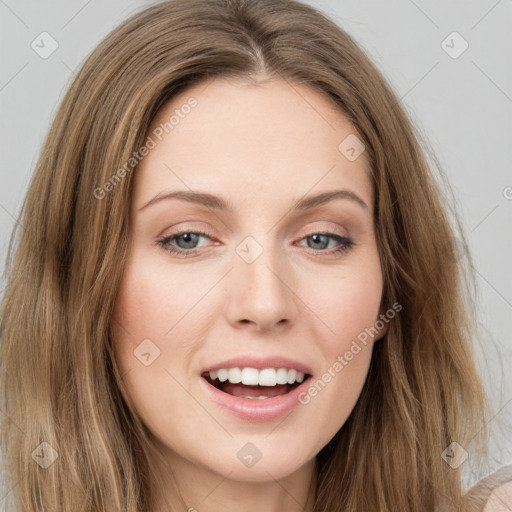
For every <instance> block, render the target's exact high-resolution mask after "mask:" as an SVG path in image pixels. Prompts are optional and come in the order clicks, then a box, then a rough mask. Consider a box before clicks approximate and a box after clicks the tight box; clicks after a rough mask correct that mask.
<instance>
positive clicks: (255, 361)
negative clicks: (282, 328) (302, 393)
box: [201, 355, 313, 375]
mask: <svg viewBox="0 0 512 512" xmlns="http://www.w3.org/2000/svg"><path fill="white" fill-rule="evenodd" d="M221 368H226V369H227V368H256V369H257V370H263V369H265V368H286V369H288V370H297V371H299V372H302V373H304V374H305V375H306V374H308V375H312V373H313V371H312V370H311V368H310V367H309V366H308V365H307V364H304V363H300V362H299V361H294V360H293V359H290V358H289V357H284V356H279V355H277V356H267V357H255V356H254V355H251V356H239V357H234V358H232V359H228V360H226V361H222V362H220V363H216V364H213V365H211V366H208V367H206V368H203V370H202V371H201V374H203V373H207V372H213V371H216V370H220V369H221Z"/></svg>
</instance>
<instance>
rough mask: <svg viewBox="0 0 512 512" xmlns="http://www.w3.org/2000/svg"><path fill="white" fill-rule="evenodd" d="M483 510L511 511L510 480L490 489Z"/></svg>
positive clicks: (511, 494) (488, 511)
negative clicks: (490, 491)
mask: <svg viewBox="0 0 512 512" xmlns="http://www.w3.org/2000/svg"><path fill="white" fill-rule="evenodd" d="M484 512H512V480H511V481H509V482H506V483H504V484H501V485H499V486H498V487H497V488H496V489H494V491H492V493H491V495H490V496H489V499H488V501H487V503H486V505H485V508H484Z"/></svg>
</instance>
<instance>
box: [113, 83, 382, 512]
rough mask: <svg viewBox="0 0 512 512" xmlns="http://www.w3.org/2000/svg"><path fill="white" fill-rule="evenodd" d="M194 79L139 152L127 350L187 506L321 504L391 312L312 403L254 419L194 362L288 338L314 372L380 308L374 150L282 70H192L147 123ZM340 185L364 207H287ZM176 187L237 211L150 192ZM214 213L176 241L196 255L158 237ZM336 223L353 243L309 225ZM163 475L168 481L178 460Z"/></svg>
mask: <svg viewBox="0 0 512 512" xmlns="http://www.w3.org/2000/svg"><path fill="white" fill-rule="evenodd" d="M192 96H193V97H194V98H195V99H196V100H197V102H198V104H197V106H196V107H195V108H193V109H192V110H191V112H190V113H189V114H188V115H187V116H184V117H183V119H180V121H179V124H177V125H176V126H175V127H174V128H173V130H172V131H170V132H169V134H168V135H167V136H165V137H163V138H162V141H159V142H158V144H157V145H156V147H155V148H153V149H151V151H150V152H149V154H148V155H147V156H146V157H145V158H144V159H143V160H142V162H141V163H140V164H139V166H138V168H137V170H136V176H135V189H134V198H133V203H132V205H131V216H132V233H131V235H132V237H131V245H130V249H129V254H128V259H127V262H126V266H125V268H124V274H123V278H122V282H121V285H120V289H119V294H118V298H117V301H116V304H115V310H114V320H115V321H114V322H113V325H114V349H115V353H116V359H117V363H118V364H119V366H120V368H121V371H122V373H123V374H124V373H126V372H127V373H126V375H125V377H124V382H125V385H126V388H127V392H128V395H129V399H130V400H131V402H132V403H133V404H134V407H135V408H136V410H137V412H138V414H139V415H140V417H141V418H142V420H143V422H144V423H145V424H146V426H147V427H148V429H149V430H150V432H151V434H152V435H153V436H154V438H155V443H156V444H157V446H158V449H159V452H160V453H161V454H162V455H163V457H164V458H165V461H166V462H167V463H168V464H169V465H170V466H171V467H172V468H173V473H174V476H175V478H176V481H177V484H178V485H179V488H180V489H181V494H182V497H183V499H184V501H185V504H186V507H187V508H193V509H196V510H198V511H199V512H214V511H218V510H223V511H226V512H235V511H239V510H244V511H246V512H252V511H261V510H266V511H269V512H277V511H283V510H286V511H289V512H295V511H299V510H300V511H303V510H306V511H311V510H312V506H313V496H312V495H311V494H310V495H309V499H308V487H309V484H310V483H312V479H313V482H314V478H315V474H316V468H315V455H316V454H317V453H318V452H319V451H320V450H321V448H322V447H323V446H325V445H326V444H327V443H328V441H329V440H330V439H331V438H332V437H333V436H334V434H335V433H336V432H337V431H338V430H339V429H340V428H341V427H342V425H343V424H344V422H345V421H346V419H347V417H348V416H349V414H350V412H351V411H352V409H353V407H354V405H355V403H356V401H357V399H358V397H359V395H360V392H361V389H362V386H363V384H364V381H365V379H366V376H367V372H368V367H369V363H370V358H371V352H372V347H373V342H375V341H377V340H378V339H379V338H380V337H381V336H382V335H383V334H384V330H385V328H384V330H382V331H380V333H379V334H378V335H377V336H376V337H375V338H374V339H373V341H369V342H368V344H367V345H366V346H364V345H361V347H362V350H361V351H360V352H359V353H357V355H355V356H354V357H353V359H352V360H351V361H350V362H348V364H346V366H344V368H343V370H342V371H339V372H338V373H336V376H335V377H334V378H332V379H331V381H330V382H329V383H328V384H327V385H326V386H325V387H324V389H323V390H322V391H321V392H320V393H318V395H317V396H315V397H314V398H312V399H311V401H310V402H309V403H308V404H307V405H301V404H298V405H297V407H295V409H294V410H293V411H292V413H290V414H289V415H288V416H287V417H286V418H279V419H278V420H275V421H268V422H248V421H245V420H242V419H239V418H237V417H235V416H233V415H232V414H231V413H229V412H227V411H225V410H224V409H221V408H219V407H218V406H217V405H216V404H215V403H213V402H212V401H210V400H209V398H208V397H207V396H206V395H205V394H204V392H203V391H202V389H201V387H200V386H199V380H200V378H201V377H200V373H201V370H202V369H203V368H205V367H206V366H208V365H211V364H214V363H218V362H222V361H225V360H227V359H229V358H232V357H235V356H241V355H247V354H249V355H254V354H258V355H261V356H270V355H284V356H288V357H291V358H292V359H295V360H298V361H302V362H304V363H306V364H309V365H310V366H311V368H312V369H313V379H318V378H320V377H321V376H322V374H323V373H324V372H326V371H327V370H328V368H330V367H331V368H332V366H333V364H334V362H335V361H336V359H337V357H338V356H339V355H343V354H344V353H345V352H346V351H347V350H348V349H349V348H350V346H351V343H352V342H353V340H355V339H356V337H357V336H358V335H359V334H360V333H361V332H362V331H364V329H365V328H369V327H371V326H373V325H374V323H375V321H376V320H377V319H378V317H379V313H381V312H382V311H383V310H381V309H380V304H381V296H382V286H383V282H382V272H381V266H380V261H379V255H378V250H377V243H376V237H375V232H374V225H373V190H372V186H371V182H370V179H369V171H368V162H367V159H366V154H365V153H364V152H363V153H362V154H361V156H360V157H358V158H357V159H356V160H354V161H349V160H348V159H347V158H346V157H345V156H344V155H343V154H342V153H341V152H340V150H339V149H338V146H339V144H340V143H341V142H342V141H343V140H344V139H345V138H346V137H347V136H348V135H350V134H354V133H355V129H354V127H353V126H352V125H351V124H350V122H349V121H348V120H347V119H346V118H345V117H344V116H343V115H342V113H341V112H340V111H339V110H337V109H336V108H335V107H334V106H333V104H332V103H331V102H330V101H329V99H327V98H325V97H324V96H323V95H321V94H320V93H319V92H318V91H316V90H314V89H310V88H309V87H308V86H305V85H301V84H296V83H295V84H293V86H292V85H291V83H289V82H286V81H282V80H277V79H274V80H271V81H267V82H265V83H264V84H259V85H254V84H249V83H248V82H245V81H242V80H233V79H229V80H227V79H224V78H222V79H219V78H216V79H214V80H211V81H209V82H203V83H201V84H198V85H195V86H193V87H191V88H189V89H187V90H185V91H183V92H181V93H180V94H179V95H177V96H175V97H173V98H172V100H171V101H170V102H168V103H167V104H166V105H164V106H163V107H162V109H161V110H160V112H159V113H158V115H157V116H156V117H155V119H154V120H153V123H152V127H151V128H150V132H152V131H153V130H154V129H155V128H157V127H158V125H159V124H160V123H161V122H165V121H167V120H168V119H169V118H170V116H171V115H172V114H173V112H174V110H175V109H180V107H182V105H184V104H185V103H186V102H187V100H188V99H189V98H190V97H192ZM155 140H156V139H155ZM339 189H344V190H350V191H352V192H353V193H354V194H357V196H358V197H359V198H360V199H361V200H362V201H363V202H364V203H365V204H366V205H367V207H362V206H361V205H360V204H358V203H357V202H356V201H354V200H351V199H347V198H344V199H343V198H341V199H335V200H332V201H330V202H328V203H325V204H322V205H319V206H317V207H315V208H312V209H310V210H307V211H298V212H297V211H293V209H292V206H293V204H294V203H295V202H296V201H298V200H299V199H301V198H302V197H303V196H305V195H306V196H311V195H315V194H317V193H319V192H325V191H332V190H339ZM175 190H186V191H189V190H194V191H202V192H209V193H212V194H215V195H218V196H222V197H223V198H224V199H225V200H227V201H229V202H230V203H231V204H232V205H233V211H232V212H227V211H217V210H215V209H212V208H207V207H205V206H203V205H198V204H193V203H188V202H185V201H183V200H178V199H169V200H162V201H157V202H155V203H154V204H152V205H149V206H147V207H146V208H144V209H142V210H140V209H141V208H142V207H143V206H144V205H145V204H146V203H147V202H148V201H150V200H151V199H152V198H153V197H154V196H156V195H157V194H159V193H164V192H170V191H175ZM204 230H208V231H209V232H210V233H211V235H209V236H208V237H205V236H201V237H199V238H197V239H196V240H195V241H194V239H193V241H192V242H191V241H190V239H186V238H185V239H184V238H183V237H177V238H174V239H173V241H172V242H170V244H169V245H172V246H173V247H175V248H177V249H179V248H181V249H182V251H184V252H185V251H191V250H193V249H187V247H194V243H195V248H196V250H197V252H196V254H195V255H193V256H191V257H183V256H177V255H175V254H171V253H169V252H168V251H166V250H165V249H164V248H163V247H162V246H161V245H159V244H158V243H157V241H158V240H159V239H162V238H163V237H165V236H169V235H172V234H173V233H176V232H181V231H185V232H188V233H190V232H192V233H196V232H198V231H199V232H201V231H204ZM326 231H327V232H329V233H333V234H334V235H338V236H343V237H348V238H350V240H352V241H353V246H352V247H350V248H349V249H348V250H346V251H342V252H338V253H336V252H334V251H335V249H337V248H338V247H340V243H339V241H338V240H337V239H336V238H332V237H325V238H322V237H320V240H318V237H317V238H316V239H312V235H314V234H315V233H316V234H318V233H324V232H326ZM248 236H251V237H253V238H254V239H255V240H256V241H257V242H258V243H259V244H260V246H261V247H262V248H263V252H262V253H261V254H260V255H259V257H258V258H257V259H256V260H255V261H254V262H252V263H250V264H249V263H247V262H246V261H245V260H244V259H243V258H242V257H240V256H239V254H238V253H237V252H236V248H237V246H239V244H240V243H241V242H242V241H243V240H244V239H245V238H246V237H248ZM313 238H314V237H313ZM187 242H188V245H187ZM308 244H309V245H308ZM145 339H150V340H151V341H152V342H153V343H154V344H155V345H156V346H157V347H158V348H159V350H160V355H159V357H157V358H156V359H155V360H154V361H153V362H152V363H151V364H150V365H148V366H145V365H144V364H142V363H141V362H140V361H139V359H137V358H136V357H135V356H134V352H133V351H134V350H135V349H136V348H137V346H138V345H139V344H140V343H141V341H142V340H145ZM248 442H251V443H253V444H254V445H255V446H256V447H257V449H258V450H259V451H260V452H261V454H262V457H261V459H260V460H259V461H258V462H257V463H256V464H255V465H254V466H252V467H250V468H248V467H246V466H245V465H244V464H242V463H241V462H240V460H239V459H238V458H237V456H236V454H237V452H238V450H239V449H240V448H242V447H243V446H244V445H245V444H246V443H248ZM163 478H164V480H167V481H168V482H169V481H171V475H170V474H169V473H168V472H167V473H164V477H163ZM159 499H160V502H161V508H159V509H158V510H162V511H163V510H168V508H167V507H168V506H169V505H174V506H178V505H179V507H183V504H180V502H179V501H177V499H176V497H175V496H174V495H173V492H172V488H171V485H170V484H169V485H167V487H166V488H165V489H164V490H162V491H161V492H160V495H159ZM164 504H167V505H164ZM185 510H186V509H185Z"/></svg>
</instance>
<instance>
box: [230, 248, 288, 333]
mask: <svg viewBox="0 0 512 512" xmlns="http://www.w3.org/2000/svg"><path fill="white" fill-rule="evenodd" d="M229 279H230V281H229V287H228V290H227V301H226V310H225V311H226V317H227V320H228V322H229V323H230V324H231V325H232V326H233V327H235V328H237V329H240V328H243V327H244V326H245V328H248V327H249V326H251V327H252V329H253V330H255V331H258V332H267V331H272V330H274V329H276V328H279V329H283V328H285V327H286V326H288V328H289V326H290V325H292V324H294V323H295V321H296V318H297V313H298V308H297V302H296V301H297V297H296V295H295V293H294V291H293V288H294V286H293V280H292V278H291V274H290V272H289V269H287V268H286V262H285V261H284V260H283V258H282V257H281V256H280V255H279V254H277V251H276V250H271V248H265V249H264V250H263V252H262V254H261V255H260V256H259V257H258V258H257V259H256V260H255V261H253V262H251V263H248V262H247V261H245V260H244V259H243V258H241V257H239V256H238V255H237V254H235V255H234V268H233V270H232V271H231V272H230V273H229Z"/></svg>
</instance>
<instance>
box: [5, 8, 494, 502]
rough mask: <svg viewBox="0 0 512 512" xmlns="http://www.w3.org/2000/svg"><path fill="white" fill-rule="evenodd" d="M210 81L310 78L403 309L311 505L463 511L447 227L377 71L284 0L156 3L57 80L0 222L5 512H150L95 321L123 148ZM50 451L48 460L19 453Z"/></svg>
mask: <svg viewBox="0 0 512 512" xmlns="http://www.w3.org/2000/svg"><path fill="white" fill-rule="evenodd" d="M221 76H223V77H228V76H231V77H242V78H245V79H247V80H255V81H257V80H261V79H263V77H266V78H268V77H271V78H277V79H283V80H286V81H288V82H289V83H290V85H292V84H293V83H300V84H307V85H309V86H310V87H312V88H314V89H315V90H317V91H319V92H320V93H322V94H324V95H325V96H326V97H328V98H330V99H331V100H332V101H333V102H334V104H335V105H337V107H338V108H339V109H340V111H341V112H343V113H344V114H345V115H346V117H347V118H348V120H349V121H350V122H351V123H353V125H354V127H355V129H356V130H357V133H358V135H359V136H360V138H361V139H362V140H363V142H364V144H365V146H366V151H367V156H368V158H369V161H370V163H371V179H372V182H373V186H374V191H375V227H376V233H377V238H378V247H379V252H380V258H381V264H382V269H383V275H384V292H383V299H382V300H383V305H384V307H389V305H391V304H394V303H398V304H400V305H401V306H402V310H401V311H400V314H399V315H397V316H396V317H395V319H394V320H393V322H391V323H390V325H389V331H388V332H387V334H386V335H385V337H384V338H383V339H382V340H381V341H379V342H378V343H377V344H376V345H375V347H374V352H373V356H372V361H371V366H370V370H369V374H368V377H367V380H366V383H365V386H364V388H363V391H362V393H361V396H360V398H359V400H358V402H357V404H356V406H355V408H354V410H353V411H352V414H351V415H350V417H349V419H348V420H347V421H346V423H345V424H344V425H343V427H342V428H341V429H340V430H339V432H338V433H337V434H336V436H335V437H334V438H333V439H332V440H331V441H330V442H329V444H328V445H327V446H325V447H324V448H323V449H322V451H321V452H320V453H319V454H318V457H317V461H318V479H317V484H316V495H315V505H314V510H315V512H320V511H322V512H324V511H325V512H327V511H328V512H336V511H340V512H341V511H346V512H361V511H368V510H371V511H377V510H378V511H380V512H388V511H393V512H397V511H403V512H424V511H426V510H428V511H434V510H435V511H438V510H466V508H465V505H464V504H463V501H462V500H461V496H462V494H463V486H462V483H461V482H462V479H461V474H460V470H461V467H457V468H455V467H454V468H452V467H451V465H450V464H448V463H447V462H446V461H445V459H446V457H445V458H443V457H442V453H443V452H444V450H445V449H446V448H447V447H448V446H449V445H450V444H451V443H452V442H457V443H458V445H460V446H461V447H462V448H463V449H465V450H467V451H468V452H469V453H470V454H471V456H472V458H475V460H479V459H478V457H481V460H483V457H484V456H485V438H486V429H485V417H486V416H485V415H486V411H487V409H486V403H487V402H486V398H485V394H484V391H483V387H482V384H481V380H480V378H479V375H478V373H477V370H476V367H475V362H474V356H473V352H472V347H471V336H472V333H473V331H474V327H475V325H474V323H473V321H472V319H473V318H474V316H473V314H472V305H471V303H470V302H469V299H468V297H469V296H470V294H469V293H468V287H469V286H470V282H469V281H468V280H467V279H466V277H467V276H468V274H467V271H468V269H467V268H463V267H462V264H463V263H464V264H467V263H468V262H469V263H470V259H469V255H468V254H465V255H464V257H460V256H461V254H460V250H459V248H460V245H461V244H460V243H458V240H462V241H463V240H464V238H463V236H462V234H460V233H459V234H458V235H455V234H454V233H455V230H454V228H453V227H452V217H451V216H450V211H451V208H450V204H449V200H448V199H447V198H446V197H445V195H444V194H443V192H442V189H441V187H440V186H439V184H438V182H437V181H436V178H435V175H434V174H433V172H432V170H431V168H430V164H429V163H428V161H427V158H426V156H425V154H424V151H423V150H422V149H421V145H420V142H419V141H420V138H419V135H418V133H417V131H416V129H415V128H414V127H413V126H412V124H411V122H410V121H409V120H408V117H407V115H406V113H405V112H404V109H403V108H402V106H401V104H400V101H399V100H398V98H397V97H396V95H395V94H394V93H393V92H392V90H391V88H390V87H389V85H388V84H387V83H386V81H385V80H384V78H383V77H382V75H381V74H380V73H379V71H378V70H377V69H376V67H375V66H374V65H373V64H372V63H371V62H370V61H369V59H368V58H367V57H366V55H365V54H364V53H363V51H362V50H361V49H360V48H359V47H358V46H357V45H356V44H355V43H354V41H353V40H352V39H351V38H350V37H349V35H348V34H347V33H345V32H344V31H343V30H342V29H341V28H339V27H338V26H337V25H336V24H335V23H334V22H332V21H331V20H329V19H328V18H327V17H325V16H324V15H323V14H321V13H319V12H318V11H317V10H315V9H313V8H312V7H309V6H306V5H303V4H301V3H299V2H297V1H293V0H251V1H249V0H208V1H205V0H170V1H166V2H162V3H159V4H156V5H153V6H151V7H149V8H146V9H144V10H143V11H141V12H139V13H137V14H135V15H133V16H132V17H131V18H130V19H128V20H127V21H125V22H124V23H123V24H122V25H121V26H119V27H118V28H117V29H115V30H114V31H113V32H112V33H111V34H110V35H109V36H108V37H107V38H106V39H105V40H104V41H103V42H102V43H101V44H100V45H99V46H98V47H97V48H96V49H95V50H94V51H93V53H92V54H91V55H90V57H89V58H88V59H87V60H86V62H85V63H84V64H83V66H82V68H81V69H80V71H79V72H78V74H77V76H76V78H75V79H74V81H73V83H72V84H71V86H70V88H69V90H68V92H67V93H66V95H65V97H64V99H63V101H62V103H61V105H60V108H59V110H58V112H57V114H56V116H55V120H54V121H53V124H52V126H51V129H50V131H49V134H48V136H47V138H46V140H45V142H44V145H43V148H42V151H41V154H40V157H39V160H38V162H37V166H36V169H35V172H34V175H33V178H32V181H31V183H30V186H29V189H28V192H27V194H26V198H25V200H24V203H23V206H22V210H21V213H20V216H19V223H18V229H17V231H15V232H14V233H13V238H12V240H11V246H10V250H9V257H8V278H9V279H8V285H7V288H6V290H5V296H4V300H3V303H2V309H1V317H0V329H1V335H2V343H1V349H0V364H1V373H0V384H1V392H2V396H1V400H2V402H1V405H2V416H1V422H2V425H1V428H2V430H1V439H2V450H3V465H4V471H5V475H6V481H5V485H6V489H11V492H10V494H9V498H11V497H12V502H13V504H14V505H15V506H14V510H20V511H21V510H23V511H25V512H35V511H37V510H43V509H44V510H65V511H70V510H73V511H75V512H78V511H91V510H102V511H103V510H108V511H113V510H116V511H126V512H136V511H147V512H149V511H150V510H152V507H153V505H154V503H153V495H152V493H151V492H150V483H151V482H152V481H154V480H155V479H156V475H155V474H153V473H154V472H153V470H152V465H151V458H150V454H151V443H150V438H149V433H148V432H147V430H146V428H145V427H144V425H143V424H142V422H141V421H140V419H139V418H138V416H137V414H136V412H135V410H134V409H133V407H132V406H131V404H130V403H129V400H128V399H127V397H126V394H125V393H124V392H123V381H122V377H123V376H122V375H120V373H119V370H118V368H117V366H116V362H115V359H114V357H113V350H112V345H111V339H112V337H111V331H110V322H111V315H112V310H113V304H114V301H115V298H116V292H117V288H118V284H119V281H120V277H121V275H122V272H123V266H124V261H125V257H126V254H127V246H128V239H129V236H130V216H129V208H130V202H131V196H132V188H133V175H134V172H136V171H135V168H136V165H135V164H136V160H137V159H136V158H135V157H134V156H133V155H134V152H137V150H138V148H141V147H142V146H143V145H144V143H145V141H146V136H147V131H148V128H149V125H150V123H151V120H152V119H153V118H154V116H155V114H156V113H157V111H158V110H159V108H160V107H161V106H162V105H163V104H164V103H165V102H166V101H168V100H169V99H170V98H171V97H173V95H175V94H176V93H177V92H178V91H181V90H183V89H184V88H186V87H187V86H188V85H192V84H197V83H198V82H199V81H202V80H205V79H209V78H215V77H221ZM340 142H341V141H340ZM127 162H128V163H129V164H128V165H127ZM121 169H124V172H123V171H121ZM107 183H110V185H106V184H107ZM453 218H456V217H453ZM16 235H17V236H16ZM457 239H458V240H457ZM468 283H469V284H468ZM41 443H47V444H42V445H41ZM456 447H457V446H456ZM452 448H453V447H452ZM37 450H39V451H37ZM52 450H53V451H52ZM56 454H57V455H58V458H57V460H56V461H55V462H53V464H50V465H48V467H46V468H44V467H42V466H41V464H36V462H35V461H36V459H37V457H38V456H39V457H43V458H45V457H46V459H45V460H47V461H49V459H48V457H50V458H55V455H56Z"/></svg>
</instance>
